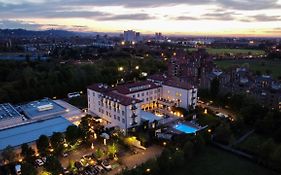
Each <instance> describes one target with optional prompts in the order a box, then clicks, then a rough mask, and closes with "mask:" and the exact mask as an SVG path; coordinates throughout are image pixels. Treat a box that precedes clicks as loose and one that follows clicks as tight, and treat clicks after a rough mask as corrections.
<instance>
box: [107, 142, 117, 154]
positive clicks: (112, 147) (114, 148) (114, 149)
mask: <svg viewBox="0 0 281 175" xmlns="http://www.w3.org/2000/svg"><path fill="white" fill-rule="evenodd" d="M107 151H108V155H109V156H111V157H114V156H115V155H116V154H117V152H118V147H117V145H116V144H115V143H113V144H112V145H108V147H107Z"/></svg>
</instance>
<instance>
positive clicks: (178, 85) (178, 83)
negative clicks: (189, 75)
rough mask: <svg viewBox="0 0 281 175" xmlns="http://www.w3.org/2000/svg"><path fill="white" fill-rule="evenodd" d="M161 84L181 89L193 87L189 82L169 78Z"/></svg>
mask: <svg viewBox="0 0 281 175" xmlns="http://www.w3.org/2000/svg"><path fill="white" fill-rule="evenodd" d="M163 85H166V86H171V87H176V88H181V89H187V90H189V89H192V88H193V86H192V85H191V84H190V83H187V82H183V81H179V80H174V79H170V80H167V81H165V82H164V83H163Z"/></svg>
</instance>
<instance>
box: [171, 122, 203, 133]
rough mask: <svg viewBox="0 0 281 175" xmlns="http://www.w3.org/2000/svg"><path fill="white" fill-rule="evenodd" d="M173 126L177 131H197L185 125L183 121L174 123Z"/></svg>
mask: <svg viewBox="0 0 281 175" xmlns="http://www.w3.org/2000/svg"><path fill="white" fill-rule="evenodd" d="M173 128H174V129H176V130H178V131H181V132H184V133H186V134H191V133H195V132H196V131H198V129H196V128H193V127H191V126H188V125H185V124H183V123H180V124H177V125H174V126H173Z"/></svg>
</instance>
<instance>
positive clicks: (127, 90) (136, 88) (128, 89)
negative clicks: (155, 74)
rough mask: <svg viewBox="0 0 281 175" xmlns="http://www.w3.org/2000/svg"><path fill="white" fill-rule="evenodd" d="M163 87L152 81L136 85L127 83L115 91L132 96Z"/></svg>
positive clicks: (136, 83)
mask: <svg viewBox="0 0 281 175" xmlns="http://www.w3.org/2000/svg"><path fill="white" fill-rule="evenodd" d="M158 87H161V86H159V85H156V84H154V83H153V82H150V81H140V82H135V83H127V84H124V85H119V86H117V87H116V88H115V89H116V90H117V91H118V92H119V93H121V94H132V93H136V92H140V91H144V90H150V89H155V88H158Z"/></svg>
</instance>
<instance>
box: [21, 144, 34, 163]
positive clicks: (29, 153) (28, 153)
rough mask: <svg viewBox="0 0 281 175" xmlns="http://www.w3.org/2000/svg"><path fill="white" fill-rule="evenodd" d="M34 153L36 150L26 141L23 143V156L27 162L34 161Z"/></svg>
mask: <svg viewBox="0 0 281 175" xmlns="http://www.w3.org/2000/svg"><path fill="white" fill-rule="evenodd" d="M34 153H35V151H34V150H33V149H32V148H31V147H29V146H28V145H27V144H26V143H25V144H23V145H21V156H22V157H23V158H24V160H25V161H27V162H30V163H32V162H34V159H35V158H34Z"/></svg>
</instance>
